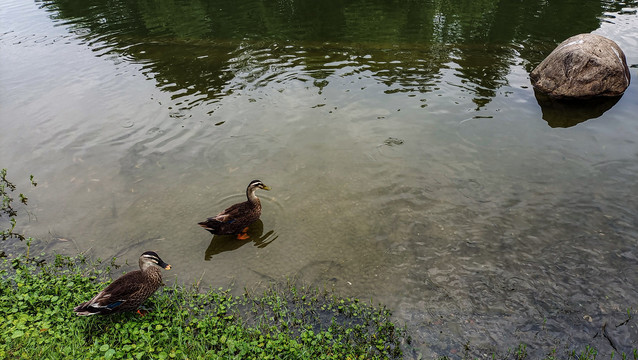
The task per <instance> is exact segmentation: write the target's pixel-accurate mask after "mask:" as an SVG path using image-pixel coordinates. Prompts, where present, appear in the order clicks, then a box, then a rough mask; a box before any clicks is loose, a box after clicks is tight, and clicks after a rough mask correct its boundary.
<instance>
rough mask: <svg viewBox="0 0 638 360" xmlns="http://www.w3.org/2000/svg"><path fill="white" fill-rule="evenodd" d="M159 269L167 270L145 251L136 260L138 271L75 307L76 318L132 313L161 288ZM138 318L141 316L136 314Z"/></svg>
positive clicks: (159, 260) (153, 255) (149, 252)
mask: <svg viewBox="0 0 638 360" xmlns="http://www.w3.org/2000/svg"><path fill="white" fill-rule="evenodd" d="M160 269H166V270H170V269H171V266H170V265H169V264H167V263H165V262H164V261H163V260H162V259H161V258H160V257H159V255H157V253H155V252H153V251H147V252H145V253H143V254H142V256H140V270H135V271H131V272H129V273H126V274H124V275H122V276H120V277H119V278H118V279H117V280H115V281H113V282H112V283H111V284H110V285H109V286H107V287H106V288H105V289H104V290H102V291H100V292H99V293H98V294H97V295H95V297H93V299H91V300H89V301H87V302H85V303H82V304H80V305H78V306H76V307H75V308H74V309H73V311H75V313H76V315H82V316H87V315H95V314H99V315H106V314H114V313H118V312H123V311H135V310H137V308H138V307H140V305H142V303H143V302H144V301H145V300H146V299H148V298H149V296H151V295H153V293H154V292H155V291H156V290H157V289H158V288H159V287H160V285H162V272H161V271H160ZM137 312H138V313H139V314H140V315H144V314H143V313H142V312H140V310H137Z"/></svg>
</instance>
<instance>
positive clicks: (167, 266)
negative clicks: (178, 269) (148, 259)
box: [159, 262, 171, 270]
mask: <svg viewBox="0 0 638 360" xmlns="http://www.w3.org/2000/svg"><path fill="white" fill-rule="evenodd" d="M159 266H161V267H162V268H164V270H170V269H171V264H167V263H165V262H161V263H160V264H159Z"/></svg>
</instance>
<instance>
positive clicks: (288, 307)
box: [0, 254, 406, 359]
mask: <svg viewBox="0 0 638 360" xmlns="http://www.w3.org/2000/svg"><path fill="white" fill-rule="evenodd" d="M42 255H43V254H42ZM111 265H112V264H111ZM103 267H104V266H103V265H102V264H96V263H95V262H89V261H88V260H87V259H86V258H84V257H82V256H78V257H74V258H70V257H63V256H56V257H55V259H53V260H50V261H44V260H42V259H41V258H37V257H36V258H33V259H29V260H25V258H24V257H18V258H14V259H9V258H5V259H2V263H1V264H0V317H2V319H3V321H2V322H0V358H15V359H36V358H37V359H40V358H49V359H55V358H64V359H67V358H73V359H98V358H103V359H173V358H176V359H251V358H252V359H395V358H401V357H402V351H401V342H402V341H405V340H406V334H405V331H404V330H403V329H400V328H397V327H396V326H395V325H394V324H393V323H392V322H391V321H390V312H389V311H388V310H387V309H385V308H382V307H381V308H380V307H374V306H371V305H370V304H364V303H361V302H360V301H358V300H356V299H343V298H339V297H337V296H335V295H334V294H333V293H331V292H329V291H320V290H318V289H313V288H307V287H303V286H296V285H295V284H293V283H287V284H280V285H273V286H271V287H270V288H268V290H266V291H265V292H264V293H263V294H250V293H248V292H246V293H245V294H244V295H243V296H232V295H230V293H229V291H227V290H225V291H224V290H221V289H220V290H216V291H208V292H199V291H197V290H196V289H195V288H192V289H186V288H183V287H180V286H172V287H165V288H163V289H161V290H159V291H158V292H157V293H156V294H155V295H154V296H152V297H151V299H149V300H148V301H147V303H146V304H145V305H146V306H147V307H149V308H150V309H151V310H152V311H151V312H149V314H148V315H146V316H144V317H140V316H139V315H138V314H135V313H125V314H116V315H112V316H102V317H101V316H91V317H78V316H76V315H75V314H74V313H73V311H72V309H73V307H74V306H75V305H77V304H79V303H80V302H83V301H86V300H88V299H89V298H90V297H92V296H93V295H94V294H95V293H97V291H99V290H100V289H102V288H103V287H104V286H105V285H106V284H107V283H108V282H110V277H108V276H107V275H108V273H109V271H110V268H111V266H110V265H109V266H107V268H106V269H105V270H99V269H100V268H103ZM107 279H109V280H108V281H106V280H107Z"/></svg>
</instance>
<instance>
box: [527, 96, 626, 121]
mask: <svg viewBox="0 0 638 360" xmlns="http://www.w3.org/2000/svg"><path fill="white" fill-rule="evenodd" d="M534 95H535V96H536V101H538V105H540V107H541V109H542V111H543V120H545V121H547V124H548V125H549V126H551V127H553V128H568V127H572V126H575V125H578V124H580V123H582V122H584V121H587V120H589V119H595V118H597V117H600V116H601V115H602V114H604V113H605V111H607V110H609V109H611V108H612V107H613V106H614V105H615V104H616V103H617V102H618V100H620V98H621V97H622V95H621V96H617V97H600V98H592V99H587V100H565V99H552V98H550V97H549V96H547V95H545V94H542V93H540V92H538V91H537V90H534Z"/></svg>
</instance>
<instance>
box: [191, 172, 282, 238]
mask: <svg viewBox="0 0 638 360" xmlns="http://www.w3.org/2000/svg"><path fill="white" fill-rule="evenodd" d="M257 189H262V190H270V187H269V186H266V185H265V184H264V183H263V182H262V181H261V180H253V181H251V182H250V184H248V187H247V188H246V197H247V198H248V200H246V201H244V202H242V203H237V204H234V205H232V206H230V207H229V208H228V209H226V210H224V211H222V212H220V213H219V214H217V215H216V216H214V217H209V218H208V219H206V220H205V221H202V222H199V223H197V224H198V225H199V226H201V227H203V228H204V229H206V230H208V231H209V232H211V233H212V234H215V235H235V234H237V239H238V240H246V239H248V238H250V236H249V235H248V234H247V231H248V226H250V224H252V223H254V222H255V221H257V220H258V219H259V217H260V216H261V201H259V198H258V197H257V195H255V191H256V190H257Z"/></svg>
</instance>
